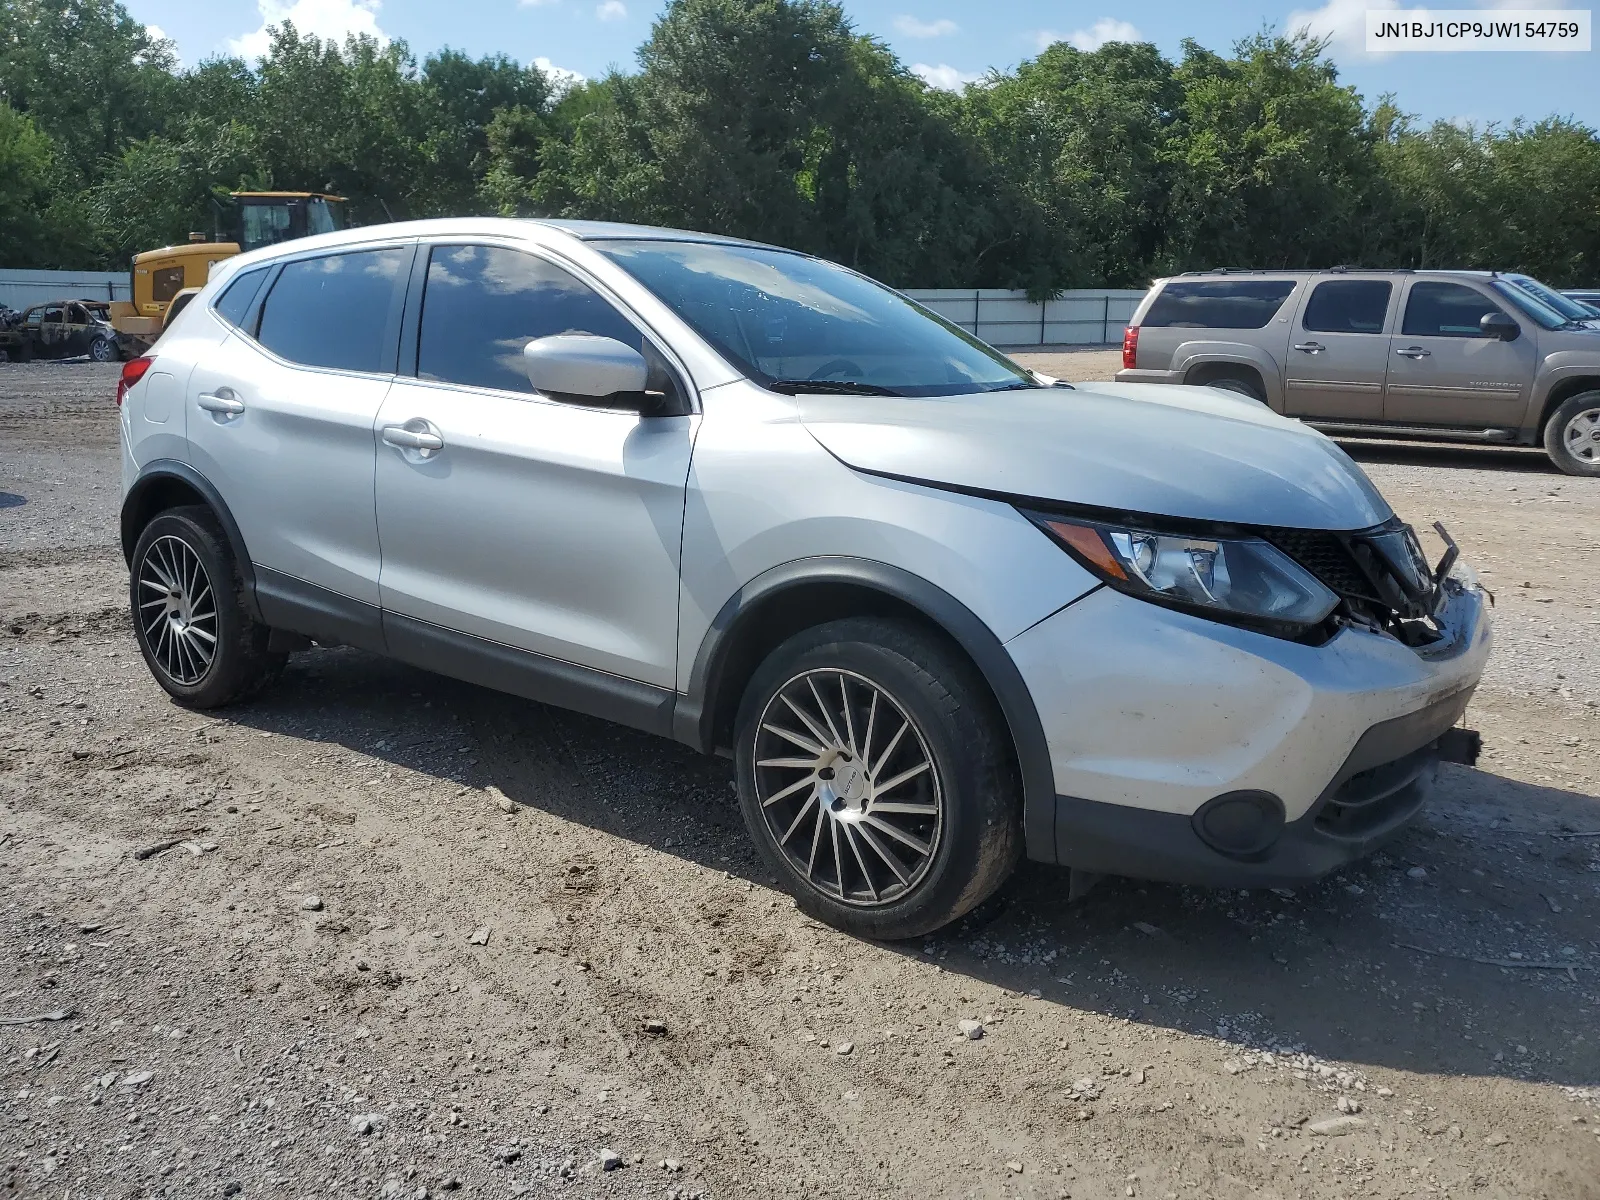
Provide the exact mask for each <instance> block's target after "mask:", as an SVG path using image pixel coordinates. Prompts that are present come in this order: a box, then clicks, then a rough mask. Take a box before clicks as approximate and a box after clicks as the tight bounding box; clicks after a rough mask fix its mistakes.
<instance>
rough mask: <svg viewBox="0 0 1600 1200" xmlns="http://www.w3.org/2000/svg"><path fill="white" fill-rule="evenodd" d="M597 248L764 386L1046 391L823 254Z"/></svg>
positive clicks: (712, 246) (662, 245) (660, 245)
mask: <svg viewBox="0 0 1600 1200" xmlns="http://www.w3.org/2000/svg"><path fill="white" fill-rule="evenodd" d="M590 244H591V245H592V246H594V248H595V249H597V250H599V251H600V253H602V254H604V255H605V256H606V257H608V258H609V259H611V260H612V261H613V262H615V263H617V264H618V265H619V266H620V267H622V269H623V270H625V271H627V272H628V273H629V274H630V275H632V276H633V277H634V278H635V279H637V280H638V281H639V282H640V283H642V284H643V285H644V286H645V287H647V288H649V289H650V291H651V292H653V293H654V294H655V295H656V296H657V297H658V298H659V299H660V300H661V301H662V302H663V303H664V304H666V305H667V306H668V307H669V308H671V309H672V310H673V311H674V312H675V313H677V314H678V316H679V317H681V318H683V320H684V321H686V322H687V323H688V324H689V325H690V326H692V327H693V328H694V330H695V332H696V333H698V334H699V335H700V336H701V337H702V338H704V339H705V340H706V341H707V342H708V343H709V344H710V345H711V346H712V348H713V349H715V350H716V351H717V353H719V354H720V355H722V357H723V358H725V359H726V360H727V361H728V362H730V363H732V364H733V365H734V366H735V367H737V368H738V369H739V370H740V371H741V372H743V373H744V374H745V375H746V376H748V377H749V378H751V379H753V380H755V381H756V382H757V383H760V384H761V385H762V386H764V387H771V388H775V389H779V390H787V391H801V390H806V391H830V390H832V391H838V390H847V391H848V390H857V389H859V390H865V391H870V392H874V393H880V392H881V393H889V394H893V395H900V396H957V395H962V394H965V393H971V392H988V391H998V390H1002V389H1008V388H1033V387H1037V386H1038V385H1037V384H1036V383H1035V382H1034V381H1033V379H1032V378H1031V377H1030V376H1029V375H1027V374H1026V373H1025V372H1024V371H1023V370H1022V369H1021V368H1020V367H1018V366H1016V365H1015V364H1013V363H1012V362H1010V361H1009V360H1008V359H1006V358H1005V357H1004V356H1003V355H1001V354H1000V353H999V352H998V351H995V350H992V349H990V348H989V347H988V346H986V345H984V344H983V343H982V342H980V341H979V340H978V339H977V338H975V337H973V336H972V335H971V334H969V333H967V332H965V331H964V330H962V329H959V328H957V327H956V326H955V325H952V324H950V323H949V322H947V321H945V320H943V319H941V318H940V317H937V316H935V315H934V314H933V313H930V312H929V311H928V310H927V309H924V308H922V307H921V306H919V305H917V304H914V303H913V302H912V301H910V300H908V299H907V298H906V297H904V296H902V295H900V294H899V293H898V292H893V291H890V290H889V289H888V288H886V287H884V286H882V285H881V284H877V283H874V282H872V280H870V279H867V278H865V277H864V276H861V275H857V274H856V273H855V272H853V271H848V270H846V269H845V268H843V267H840V266H836V265H834V264H833V263H829V262H824V261H822V260H821V259H816V258H810V257H808V256H806V255H804V254H795V253H791V252H789V251H787V250H774V249H769V248H767V247H764V246H741V245H731V244H729V245H725V244H719V243H707V242H687V241H684V242H678V241H667V240H664V239H663V240H656V239H638V240H633V239H616V240H604V241H596V242H591V243H590Z"/></svg>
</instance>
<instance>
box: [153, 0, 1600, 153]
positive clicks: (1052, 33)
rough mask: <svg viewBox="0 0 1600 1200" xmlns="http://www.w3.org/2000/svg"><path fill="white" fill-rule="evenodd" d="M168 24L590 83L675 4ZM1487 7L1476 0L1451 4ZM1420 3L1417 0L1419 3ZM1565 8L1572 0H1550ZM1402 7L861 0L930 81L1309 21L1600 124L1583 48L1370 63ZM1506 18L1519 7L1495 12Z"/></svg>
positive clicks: (1492, 115)
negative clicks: (455, 60) (364, 45)
mask: <svg viewBox="0 0 1600 1200" xmlns="http://www.w3.org/2000/svg"><path fill="white" fill-rule="evenodd" d="M124 2H125V3H126V4H127V7H128V9H129V11H130V12H132V14H133V15H134V16H135V17H136V18H138V19H139V20H141V21H144V22H145V23H147V24H150V25H155V26H157V27H159V28H160V30H161V31H162V32H163V33H164V34H165V35H166V36H167V37H169V38H171V39H172V40H173V41H174V42H175V43H176V45H177V48H178V53H179V55H180V56H181V57H182V59H183V60H184V61H185V62H187V63H194V62H198V61H199V60H200V59H202V58H206V57H208V56H210V55H213V54H219V53H230V52H237V53H244V54H245V55H247V56H252V55H254V54H256V53H259V52H260V49H261V48H262V47H264V45H265V27H266V25H268V24H269V23H273V22H276V21H278V20H281V19H283V18H284V17H288V18H290V19H292V20H293V21H294V22H295V24H296V25H297V26H298V27H299V28H301V29H302V30H304V31H307V32H312V33H320V34H323V35H325V36H327V35H332V36H342V35H343V34H344V33H346V32H358V33H360V32H365V33H371V34H374V35H376V36H379V37H388V38H403V39H404V40H405V41H406V42H407V43H409V45H410V46H411V48H412V50H413V51H414V52H416V53H417V55H418V56H419V57H421V56H423V55H425V54H426V53H427V52H429V51H431V50H436V49H438V48H440V47H442V46H446V45H448V46H452V47H455V48H456V49H460V50H465V51H467V52H469V53H471V54H474V55H477V54H485V53H490V52H494V51H503V52H504V53H506V54H509V55H511V56H512V57H514V58H517V59H520V60H522V61H525V62H526V61H539V62H540V63H541V65H546V66H549V65H553V66H556V67H560V68H563V69H566V70H569V71H575V72H577V73H578V74H581V75H584V76H596V75H600V74H603V73H604V72H605V70H606V69H607V68H608V67H610V66H621V67H623V68H625V69H631V68H632V67H633V65H634V57H633V56H634V50H635V48H636V47H637V46H638V45H639V43H640V42H642V41H643V40H644V39H645V38H646V37H647V36H648V35H649V30H650V25H651V22H652V21H653V20H654V19H655V17H656V16H657V15H658V14H659V12H660V11H661V9H662V8H663V7H664V3H665V0H454V2H453V3H439V2H438V0H124ZM1445 2H1446V3H1453V4H1457V5H1460V6H1461V7H1477V6H1478V5H1476V4H1474V0H1445ZM1407 3H1408V4H1414V3H1416V0H1407ZM1538 3H1539V5H1540V7H1544V8H1553V7H1560V6H1561V5H1562V0H1538ZM1385 7H1388V8H1393V7H1399V0H1322V2H1321V3H1320V4H1319V0H1279V2H1277V3H1272V2H1271V0H1268V3H1266V4H1262V3H1260V2H1259V0H1241V2H1236V3H1230V4H1227V5H1220V4H1214V3H1213V4H1209V5H1208V4H1203V3H1201V4H1196V3H1193V2H1192V0H1187V2H1186V0H1148V2H1146V3H1139V2H1137V0H1118V2H1117V3H1115V4H1112V3H1108V2H1106V0H1090V2H1088V3H1046V2H1044V0H1005V2H1003V3H994V2H993V0H989V2H986V3H980V2H978V0H847V2H846V4H845V11H846V12H847V13H848V14H849V16H850V17H851V19H852V20H853V21H854V22H855V24H856V26H857V27H858V28H859V29H860V30H862V31H863V32H866V33H870V34H873V35H875V36H877V37H879V38H882V39H883V40H884V41H885V42H887V43H888V44H889V45H890V46H891V47H892V48H893V49H894V51H895V52H896V53H897V54H898V55H899V56H900V58H901V59H902V60H903V61H904V62H905V63H907V64H908V65H910V66H913V67H914V68H915V69H916V70H917V71H918V73H919V74H921V75H923V77H924V78H926V79H928V80H929V82H931V83H935V84H936V85H939V86H946V87H952V86H959V85H960V84H961V82H962V81H963V80H965V79H973V78H977V77H979V76H981V75H982V74H983V72H985V71H986V70H988V69H990V68H1001V69H1004V68H1007V67H1010V66H1013V65H1014V64H1016V63H1017V62H1018V61H1020V60H1021V59H1024V58H1027V57H1030V56H1032V55H1033V54H1036V53H1037V52H1038V51H1039V49H1040V48H1041V46H1043V45H1047V44H1048V43H1049V42H1050V41H1052V40H1056V39H1065V40H1068V41H1072V42H1073V43H1075V44H1077V45H1079V46H1081V47H1083V48H1086V49H1087V48H1092V47H1093V46H1095V45H1098V44H1100V43H1101V42H1104V41H1107V40H1122V41H1129V40H1139V41H1153V42H1155V43H1156V45H1158V46H1159V47H1160V48H1161V49H1162V50H1163V51H1164V52H1165V53H1167V54H1168V55H1169V56H1176V55H1177V53H1178V48H1179V43H1180V42H1181V41H1182V39H1184V38H1185V37H1192V38H1194V39H1195V40H1197V41H1199V42H1200V43H1201V44H1202V45H1205V46H1208V47H1210V48H1212V49H1215V50H1227V49H1228V47H1230V46H1231V45H1232V43H1233V42H1234V41H1235V40H1237V39H1238V38H1240V37H1244V36H1248V35H1249V34H1251V33H1253V32H1255V31H1257V30H1259V29H1260V28H1262V26H1263V25H1268V26H1272V27H1274V28H1277V29H1284V30H1287V29H1293V28H1298V27H1300V26H1301V25H1305V24H1310V25H1311V26H1312V27H1313V28H1314V29H1317V30H1319V31H1322V32H1325V33H1327V34H1330V35H1331V36H1332V37H1333V39H1334V40H1333V46H1332V51H1331V53H1332V54H1333V56H1334V58H1335V60H1336V61H1337V62H1338V64H1339V67H1340V73H1341V76H1342V77H1343V78H1344V80H1345V81H1346V82H1348V83H1352V84H1354V85H1355V86H1356V87H1357V88H1358V89H1359V90H1360V91H1361V92H1362V94H1363V95H1365V96H1366V97H1367V99H1368V101H1369V102H1371V101H1374V100H1376V99H1377V98H1378V97H1379V96H1380V95H1382V94H1383V93H1385V92H1393V93H1395V95H1396V98H1397V100H1398V101H1399V103H1400V106H1401V107H1402V108H1403V109H1405V110H1406V111H1408V112H1413V113H1416V114H1418V115H1419V116H1421V117H1422V118H1423V119H1425V120H1432V119H1435V118H1443V119H1446V120H1454V121H1471V122H1475V123H1478V124H1482V123H1484V122H1489V121H1498V122H1501V123H1507V122H1510V121H1511V120H1513V119H1514V118H1517V117H1524V118H1527V119H1529V120H1537V119H1538V118H1540V117H1544V116H1549V115H1551V114H1558V115H1562V116H1572V117H1576V118H1577V119H1579V120H1581V121H1583V122H1584V123H1585V124H1588V125H1590V126H1600V86H1597V85H1596V81H1597V79H1600V62H1597V60H1596V58H1595V54H1596V53H1597V52H1600V51H1589V52H1585V53H1566V54H1555V53H1459V54H1397V55H1390V56H1388V57H1384V58H1374V57H1372V56H1369V55H1368V54H1367V53H1366V52H1365V50H1364V49H1363V48H1362V40H1363V33H1364V28H1365V26H1364V13H1365V11H1366V9H1368V8H1385ZM1484 7H1492V8H1495V9H1498V10H1501V11H1506V10H1509V9H1511V8H1514V7H1520V5H1517V4H1516V3H1515V0H1495V2H1493V3H1491V4H1488V5H1484Z"/></svg>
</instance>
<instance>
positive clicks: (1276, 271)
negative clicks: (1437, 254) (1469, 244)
mask: <svg viewBox="0 0 1600 1200" xmlns="http://www.w3.org/2000/svg"><path fill="white" fill-rule="evenodd" d="M1428 269H1436V268H1428ZM1351 271H1362V272H1365V273H1367V274H1371V275H1414V274H1416V272H1417V268H1416V267H1357V266H1350V265H1348V264H1344V263H1341V264H1339V265H1338V266H1334V267H1212V268H1211V269H1210V270H1208V271H1183V272H1180V274H1179V275H1178V278H1180V279H1181V278H1184V277H1185V276H1192V275H1348V274H1349V273H1350V272H1351Z"/></svg>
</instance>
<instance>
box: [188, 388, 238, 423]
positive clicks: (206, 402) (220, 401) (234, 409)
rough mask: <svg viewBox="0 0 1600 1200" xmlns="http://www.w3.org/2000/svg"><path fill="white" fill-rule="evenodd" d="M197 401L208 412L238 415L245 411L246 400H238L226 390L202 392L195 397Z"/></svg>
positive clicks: (231, 415)
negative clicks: (226, 392)
mask: <svg viewBox="0 0 1600 1200" xmlns="http://www.w3.org/2000/svg"><path fill="white" fill-rule="evenodd" d="M195 403H197V404H199V405H200V407H201V408H203V409H205V410H206V411H207V412H214V413H223V414H225V415H227V416H230V417H236V416H238V415H239V414H240V413H242V412H243V411H244V401H242V400H236V399H234V398H233V397H232V396H231V395H228V394H225V393H224V392H201V393H200V394H199V395H198V396H196V397H195Z"/></svg>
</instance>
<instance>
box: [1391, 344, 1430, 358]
mask: <svg viewBox="0 0 1600 1200" xmlns="http://www.w3.org/2000/svg"><path fill="white" fill-rule="evenodd" d="M1394 352H1395V353H1396V354H1401V355H1404V356H1405V357H1406V358H1427V357H1428V355H1430V354H1432V353H1433V351H1432V350H1424V349H1423V348H1422V347H1421V346H1396V347H1395V348H1394Z"/></svg>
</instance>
